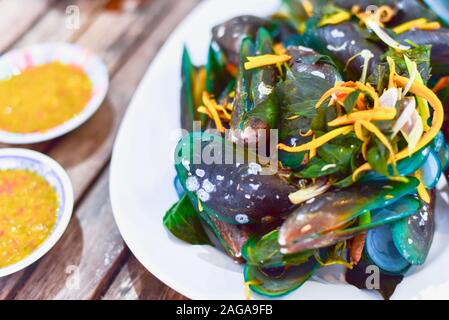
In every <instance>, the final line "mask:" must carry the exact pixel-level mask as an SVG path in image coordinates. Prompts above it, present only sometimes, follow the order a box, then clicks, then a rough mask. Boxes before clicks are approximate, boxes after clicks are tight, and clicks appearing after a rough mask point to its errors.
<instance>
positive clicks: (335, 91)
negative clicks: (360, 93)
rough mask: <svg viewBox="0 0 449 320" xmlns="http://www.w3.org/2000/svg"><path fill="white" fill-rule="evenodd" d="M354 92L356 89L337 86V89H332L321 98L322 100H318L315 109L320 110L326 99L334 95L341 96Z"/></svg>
mask: <svg viewBox="0 0 449 320" xmlns="http://www.w3.org/2000/svg"><path fill="white" fill-rule="evenodd" d="M353 91H355V89H354V88H350V87H343V86H336V87H333V88H330V89H329V90H327V91H326V92H325V93H324V94H323V96H322V97H321V98H320V100H318V102H317V103H316V105H315V107H316V108H319V107H320V106H321V105H322V104H323V103H324V101H326V99H328V98H329V97H331V96H332V95H333V94H339V93H346V94H350V93H351V92H353Z"/></svg>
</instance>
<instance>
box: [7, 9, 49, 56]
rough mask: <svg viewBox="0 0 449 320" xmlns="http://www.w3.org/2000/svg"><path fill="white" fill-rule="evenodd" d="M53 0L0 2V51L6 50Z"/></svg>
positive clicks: (42, 13) (43, 12)
mask: <svg viewBox="0 0 449 320" xmlns="http://www.w3.org/2000/svg"><path fill="white" fill-rule="evenodd" d="M53 2H54V0H33V1H29V0H14V1H1V2H0V14H1V19H0V30H2V31H3V32H1V37H0V52H1V53H3V52H5V50H7V49H8V48H9V47H10V46H11V45H12V44H13V43H14V42H15V41H17V39H18V38H20V37H21V36H22V35H23V34H24V33H25V32H27V31H28V30H29V29H30V28H31V27H32V26H33V24H34V23H35V22H36V21H37V20H38V19H39V18H40V17H41V16H42V15H44V14H45V12H46V10H47V9H48V7H49V6H50V5H51V4H52V3H53Z"/></svg>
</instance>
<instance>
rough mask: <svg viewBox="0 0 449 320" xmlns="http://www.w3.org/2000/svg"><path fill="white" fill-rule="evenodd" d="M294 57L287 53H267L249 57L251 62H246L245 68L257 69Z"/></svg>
mask: <svg viewBox="0 0 449 320" xmlns="http://www.w3.org/2000/svg"><path fill="white" fill-rule="evenodd" d="M291 58H292V57H291V56H289V55H286V54H281V55H277V54H265V55H261V56H255V57H247V59H248V61H249V62H245V70H250V69H256V68H260V67H265V66H270V65H274V64H278V63H283V62H287V61H289V60H290V59H291Z"/></svg>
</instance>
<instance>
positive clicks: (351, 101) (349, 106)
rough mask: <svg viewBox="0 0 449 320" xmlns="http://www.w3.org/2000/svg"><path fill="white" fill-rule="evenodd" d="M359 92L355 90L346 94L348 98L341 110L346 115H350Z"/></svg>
mask: <svg viewBox="0 0 449 320" xmlns="http://www.w3.org/2000/svg"><path fill="white" fill-rule="evenodd" d="M359 95H360V91H359V90H356V91H353V92H351V93H350V94H348V96H347V97H346V99H345V102H344V103H343V108H345V111H346V113H348V114H349V113H351V112H352V110H353V109H354V107H355V105H356V103H357V99H358V98H359Z"/></svg>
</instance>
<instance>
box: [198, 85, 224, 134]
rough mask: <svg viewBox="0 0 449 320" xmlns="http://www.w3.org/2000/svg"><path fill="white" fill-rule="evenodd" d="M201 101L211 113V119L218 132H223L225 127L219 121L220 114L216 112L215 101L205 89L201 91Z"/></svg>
mask: <svg viewBox="0 0 449 320" xmlns="http://www.w3.org/2000/svg"><path fill="white" fill-rule="evenodd" d="M203 103H204V105H205V106H206V108H207V110H208V111H209V112H210V114H211V115H212V120H214V122H215V125H216V127H217V130H218V131H220V132H225V127H224V126H223V123H222V122H221V119H220V116H219V115H218V112H217V102H215V100H214V99H212V98H211V97H210V95H209V93H207V92H206V91H204V92H203Z"/></svg>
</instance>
